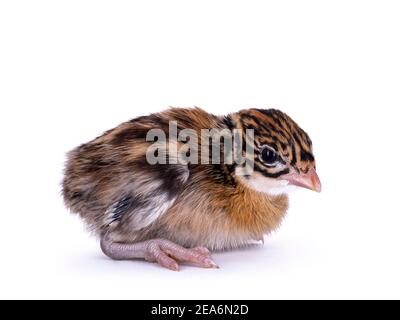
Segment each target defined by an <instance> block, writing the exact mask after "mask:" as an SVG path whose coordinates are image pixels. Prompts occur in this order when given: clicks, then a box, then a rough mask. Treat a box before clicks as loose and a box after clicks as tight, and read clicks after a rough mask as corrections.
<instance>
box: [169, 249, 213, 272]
mask: <svg viewBox="0 0 400 320" xmlns="http://www.w3.org/2000/svg"><path fill="white" fill-rule="evenodd" d="M162 250H163V251H164V252H165V253H166V254H167V255H169V256H171V257H173V258H175V259H177V260H179V261H181V262H186V263H191V264H194V265H197V266H199V267H203V268H218V265H217V264H216V263H215V262H214V261H213V260H212V259H211V256H210V253H209V252H208V253H207V254H205V251H204V250H202V252H201V253H200V252H199V249H185V248H183V247H181V246H178V245H176V244H173V245H166V246H164V247H162ZM206 250H207V249H206ZM207 251H208V250H207Z"/></svg>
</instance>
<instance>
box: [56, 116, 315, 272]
mask: <svg viewBox="0 0 400 320" xmlns="http://www.w3.org/2000/svg"><path fill="white" fill-rule="evenodd" d="M154 129H156V130H154ZM204 129H213V130H214V131H212V130H211V132H213V133H212V134H211V135H210V136H206V135H204V134H203V133H204ZM174 130H175V132H171V131H174ZM206 131H207V130H206ZM217 131H218V132H224V137H225V138H226V137H228V138H229V136H230V137H231V138H233V141H234V144H233V148H232V152H230V150H229V149H226V148H225V146H224V145H219V144H217V143H219V142H220V141H219V140H220V139H219V138H220V137H219V138H218V139H217V140H215V139H213V140H212V142H211V143H210V145H207V144H206V143H207V142H209V141H210V137H214V135H215V132H217ZM208 132H210V130H208ZM244 132H250V133H252V134H249V135H247V133H246V135H245V134H244ZM156 133H157V134H156ZM162 133H165V135H164V136H163V134H162ZM182 133H184V134H183V135H182ZM237 134H239V136H238V137H239V139H236V140H235V139H234V138H235V137H237ZM174 135H175V136H174ZM176 136H177V137H178V139H176ZM182 136H184V138H182ZM198 137H200V138H198ZM181 138H182V139H181ZM195 138H197V140H196V139H195ZM163 139H165V141H162V140H163ZM188 140H189V141H190V142H191V144H186V143H185V142H187V141H188ZM206 140H207V141H206ZM193 141H194V142H193ZM224 141H225V140H224ZM226 141H228V140H226ZM163 142H165V143H163ZM203 144H204V145H206V147H205V148H204V145H203ZM188 145H189V146H191V149H190V148H188ZM227 145H228V143H227ZM214 151H216V152H214ZM232 154H237V155H238V156H239V157H242V159H244V162H243V161H242V162H240V161H231V160H232V159H231V160H230V161H227V160H226V158H229V157H225V156H226V155H232ZM196 156H197V161H196ZM218 156H219V161H216V160H215V159H214V158H217V160H218ZM152 157H153V158H155V159H157V161H156V162H155V163H154V161H152V159H153V158H152ZM185 157H186V158H185ZM221 158H224V159H222V160H221ZM160 159H161V161H159V160H160ZM153 160H154V159H153ZM163 160H164V161H163ZM208 160H209V161H208ZM228 160H229V159H228ZM244 168H245V169H244ZM249 168H250V170H249ZM288 185H294V186H299V187H305V188H308V189H311V190H315V191H318V192H319V191H320V190H321V184H320V181H319V178H318V176H317V173H316V170H315V161H314V155H313V151H312V143H311V140H310V138H309V137H308V135H307V133H306V132H304V131H303V130H302V129H301V128H300V127H299V126H298V125H297V124H296V123H295V122H294V121H293V120H292V119H291V118H289V117H288V116H287V115H286V114H285V113H283V112H281V111H279V110H275V109H267V110H266V109H247V110H241V111H239V112H237V113H232V114H230V115H228V116H225V117H222V116H215V115H212V114H210V113H207V112H205V111H204V110H202V109H199V108H191V109H183V108H182V109H181V108H171V109H168V110H166V111H164V112H161V113H155V114H151V115H149V116H142V117H139V118H136V119H133V120H131V121H129V122H125V123H122V124H121V125H119V126H118V127H116V128H114V129H112V130H109V131H107V132H106V133H104V134H103V135H102V136H99V137H98V138H96V139H94V140H93V141H91V142H89V143H86V144H83V145H81V146H80V147H78V148H76V149H75V150H73V151H71V152H70V153H69V154H68V161H67V164H66V168H65V176H64V180H63V196H64V200H65V203H66V206H67V207H68V208H70V209H71V211H73V212H75V213H78V214H79V215H80V216H81V217H82V218H83V219H84V220H85V222H86V223H87V225H88V226H89V228H90V229H91V230H92V231H94V232H95V233H96V234H97V235H98V236H99V237H100V239H101V241H100V244H101V249H102V250H103V252H104V253H105V254H106V255H107V256H109V257H110V258H112V259H117V260H124V259H136V258H139V259H145V260H147V261H151V262H157V263H158V264H160V265H161V266H163V267H166V268H169V269H172V270H178V268H179V266H178V262H181V263H189V264H194V265H197V266H200V267H208V268H212V267H217V265H216V264H215V262H214V261H213V260H212V259H211V253H210V251H209V250H222V249H230V248H236V247H240V246H243V245H245V244H248V243H249V242H251V241H254V240H262V239H263V236H264V234H266V233H269V232H270V231H272V230H274V229H275V228H277V227H278V226H279V224H280V222H281V220H282V218H283V216H284V215H285V213H286V210H287V208H288V197H287V194H286V188H287V187H288Z"/></svg>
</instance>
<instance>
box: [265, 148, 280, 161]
mask: <svg viewBox="0 0 400 320" xmlns="http://www.w3.org/2000/svg"><path fill="white" fill-rule="evenodd" d="M261 158H262V160H263V161H264V162H265V163H266V164H268V165H273V164H275V163H276V162H277V161H278V155H277V154H276V152H275V151H274V150H272V149H270V148H264V149H263V150H262V151H261Z"/></svg>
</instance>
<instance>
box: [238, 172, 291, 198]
mask: <svg viewBox="0 0 400 320" xmlns="http://www.w3.org/2000/svg"><path fill="white" fill-rule="evenodd" d="M240 180H241V181H242V182H244V183H245V184H246V185H247V186H248V187H249V188H251V189H253V190H255V191H258V192H262V193H266V194H269V195H280V194H283V193H289V192H291V191H293V190H295V189H296V188H295V187H294V186H292V185H289V182H288V181H287V180H279V179H274V178H268V177H264V176H263V175H262V174H260V173H258V172H253V174H252V175H251V176H250V177H248V178H246V177H240Z"/></svg>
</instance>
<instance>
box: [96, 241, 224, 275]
mask: <svg viewBox="0 0 400 320" xmlns="http://www.w3.org/2000/svg"><path fill="white" fill-rule="evenodd" d="M100 246H101V249H102V251H103V252H104V254H105V255H107V256H108V257H110V258H111V259H114V260H130V259H135V258H138V259H145V260H147V261H150V262H157V263H158V264H159V265H160V266H162V267H164V268H167V269H171V270H174V271H178V270H179V266H178V262H183V263H190V264H194V265H197V266H199V267H203V268H218V266H217V264H216V263H215V262H214V261H213V260H212V259H211V253H210V251H209V250H208V249H207V248H205V247H196V248H192V249H186V248H184V247H181V246H180V245H177V244H175V243H173V242H171V241H169V240H166V239H152V240H148V241H143V242H138V243H132V244H126V243H118V242H113V241H111V240H110V239H109V238H108V237H107V235H105V236H103V237H102V239H101V243H100Z"/></svg>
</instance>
